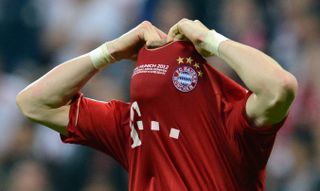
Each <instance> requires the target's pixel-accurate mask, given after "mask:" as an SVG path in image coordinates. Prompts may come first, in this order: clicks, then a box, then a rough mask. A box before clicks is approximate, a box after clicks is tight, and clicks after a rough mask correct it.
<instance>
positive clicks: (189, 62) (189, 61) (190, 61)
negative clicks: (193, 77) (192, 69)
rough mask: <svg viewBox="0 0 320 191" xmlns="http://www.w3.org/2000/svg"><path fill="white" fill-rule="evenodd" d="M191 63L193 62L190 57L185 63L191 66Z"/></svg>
mask: <svg viewBox="0 0 320 191" xmlns="http://www.w3.org/2000/svg"><path fill="white" fill-rule="evenodd" d="M192 61H193V60H192V58H191V56H190V57H189V58H187V63H188V64H192Z"/></svg>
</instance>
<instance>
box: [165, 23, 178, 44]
mask: <svg viewBox="0 0 320 191" xmlns="http://www.w3.org/2000/svg"><path fill="white" fill-rule="evenodd" d="M178 24H179V23H177V24H175V25H173V26H172V27H171V28H170V30H169V32H168V37H167V42H170V41H173V39H174V37H175V36H176V35H177V34H179V28H178Z"/></svg>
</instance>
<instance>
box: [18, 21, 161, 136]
mask: <svg viewBox="0 0 320 191" xmlns="http://www.w3.org/2000/svg"><path fill="white" fill-rule="evenodd" d="M164 38H166V35H165V34H164V33H163V32H161V31H160V30H159V29H157V28H156V27H154V26H153V25H152V24H151V23H149V22H142V23H141V24H140V25H138V26H137V27H136V28H134V29H132V30H131V31H129V32H128V33H126V34H124V35H122V36H121V37H119V38H117V39H115V40H113V41H110V42H107V43H105V44H103V45H102V46H105V47H104V48H106V50H108V53H107V54H109V55H101V56H102V57H103V58H102V59H99V58H98V59H97V58H95V59H93V54H92V53H88V54H84V55H82V56H79V57H77V58H74V59H71V60H69V61H66V62H64V63H62V64H60V65H58V66H57V67H55V68H53V69H52V70H51V71H49V72H48V73H47V74H45V75H44V76H42V77H41V78H39V79H38V80H36V81H35V82H33V83H32V84H30V85H29V86H27V87H26V88H25V89H23V90H22V91H21V92H20V93H19V94H18V95H17V97H16V102H17V105H18V106H19V108H20V110H21V111H22V113H23V114H24V115H25V116H26V117H28V118H29V119H31V120H33V121H35V122H38V123H40V124H43V125H45V126H48V127H50V128H52V129H54V130H56V131H58V132H59V133H61V134H63V135H67V129H66V127H67V125H68V122H69V116H68V115H69V109H70V105H69V104H70V102H71V100H72V98H73V97H74V96H75V95H76V94H77V93H78V92H79V91H80V89H81V88H82V87H83V86H84V85H85V84H86V83H87V81H88V80H89V79H90V78H91V77H92V76H94V75H95V74H96V73H97V72H98V71H99V69H102V68H104V67H105V66H106V65H108V64H110V63H112V62H114V61H118V60H121V59H130V58H133V57H135V55H136V53H137V51H138V50H139V48H140V47H141V46H143V45H144V44H147V46H157V45H161V42H162V40H163V39H164ZM96 52H97V51H96ZM100 52H101V51H100ZM94 56H95V57H96V56H97V54H94ZM105 56H109V58H112V59H111V60H110V59H109V60H108V61H107V62H106V60H105V59H104V58H105ZM97 60H98V62H103V63H102V64H100V63H98V64H99V65H96V62H97ZM94 64H95V65H94Z"/></svg>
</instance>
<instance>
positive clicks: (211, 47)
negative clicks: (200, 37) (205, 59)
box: [204, 30, 228, 56]
mask: <svg viewBox="0 0 320 191" xmlns="http://www.w3.org/2000/svg"><path fill="white" fill-rule="evenodd" d="M226 40H228V38H227V37H225V36H223V35H222V34H219V33H217V32H216V31H215V30H210V31H209V32H208V34H207V36H206V38H205V40H204V44H205V46H206V47H205V50H207V51H208V53H209V55H210V56H213V55H216V56H220V53H219V46H220V44H221V43H222V42H224V41H226Z"/></svg>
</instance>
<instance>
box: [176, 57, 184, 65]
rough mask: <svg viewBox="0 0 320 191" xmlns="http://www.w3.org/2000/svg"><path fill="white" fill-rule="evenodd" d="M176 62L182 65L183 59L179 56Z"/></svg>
mask: <svg viewBox="0 0 320 191" xmlns="http://www.w3.org/2000/svg"><path fill="white" fill-rule="evenodd" d="M177 62H178V64H183V58H181V57H180V56H179V58H178V59H177Z"/></svg>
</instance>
